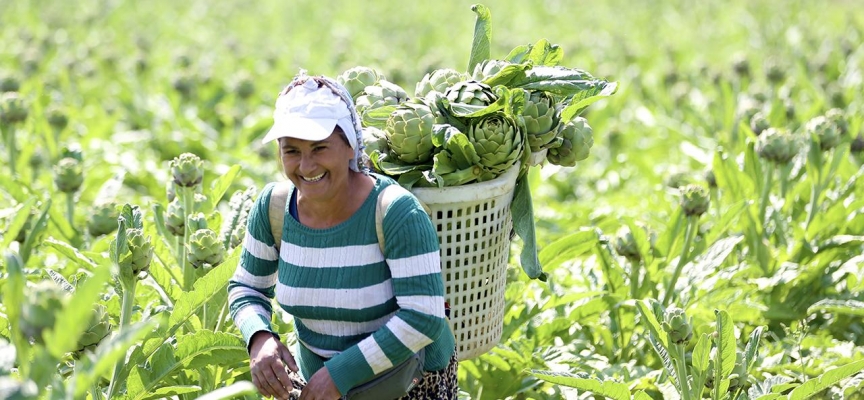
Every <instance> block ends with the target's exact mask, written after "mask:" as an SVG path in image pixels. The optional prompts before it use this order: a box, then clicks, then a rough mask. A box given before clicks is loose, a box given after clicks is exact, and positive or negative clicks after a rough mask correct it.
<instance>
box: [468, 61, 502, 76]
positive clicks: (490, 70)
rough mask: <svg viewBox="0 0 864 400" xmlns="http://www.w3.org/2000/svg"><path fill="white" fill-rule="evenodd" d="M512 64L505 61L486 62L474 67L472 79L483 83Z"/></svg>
mask: <svg viewBox="0 0 864 400" xmlns="http://www.w3.org/2000/svg"><path fill="white" fill-rule="evenodd" d="M511 64H512V63H510V62H507V61H503V60H484V61H483V62H481V63H480V64H477V65H475V66H474V71H472V74H471V79H473V80H475V81H483V80H485V79H487V78H491V77H493V76H495V74H497V73H498V72H501V70H502V69H504V67H506V66H508V65H511Z"/></svg>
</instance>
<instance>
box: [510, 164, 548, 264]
mask: <svg viewBox="0 0 864 400" xmlns="http://www.w3.org/2000/svg"><path fill="white" fill-rule="evenodd" d="M517 164H518V163H517ZM513 168H517V167H516V166H514V167H513ZM510 212H511V214H512V215H513V230H515V231H516V234H517V235H519V237H520V238H522V253H521V254H520V255H519V261H520V263H521V264H522V270H523V271H525V274H526V275H528V277H529V278H531V279H537V278H539V279H540V280H542V281H545V280H546V279H545V278H546V274H544V273H543V269H542V267H541V265H540V259H539V258H538V257H537V237H536V234H535V232H534V206H533V204H532V203H531V189H530V188H529V184H528V177H527V175H523V176H522V177H521V178H519V180H518V181H516V190H515V193H514V194H513V201H512V202H511V203H510Z"/></svg>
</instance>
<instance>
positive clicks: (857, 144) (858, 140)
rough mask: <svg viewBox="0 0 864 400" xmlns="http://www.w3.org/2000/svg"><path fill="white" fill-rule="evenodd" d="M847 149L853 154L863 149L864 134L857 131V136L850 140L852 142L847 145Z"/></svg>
mask: <svg viewBox="0 0 864 400" xmlns="http://www.w3.org/2000/svg"><path fill="white" fill-rule="evenodd" d="M849 151H850V152H852V153H854V154H858V153H861V152H862V151H864V134H861V133H859V134H858V136H856V137H855V139H854V140H852V144H851V145H849Z"/></svg>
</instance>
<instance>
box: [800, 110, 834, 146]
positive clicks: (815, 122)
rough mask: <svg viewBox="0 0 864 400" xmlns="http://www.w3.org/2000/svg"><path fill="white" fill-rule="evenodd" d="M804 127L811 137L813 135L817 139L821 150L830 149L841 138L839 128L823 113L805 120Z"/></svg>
mask: <svg viewBox="0 0 864 400" xmlns="http://www.w3.org/2000/svg"><path fill="white" fill-rule="evenodd" d="M804 129H805V130H806V131H807V133H808V134H810V135H811V137H815V138H816V140H818V141H819V148H820V149H822V150H830V149H833V148H835V147H837V145H838V144H840V140H841V139H842V132H841V130H840V128H839V127H838V126H837V124H836V123H835V122H834V121H832V120H829V119H828V118H827V117H825V116H824V115H820V116H818V117H814V118H813V119H811V120H810V121H807V124H806V125H805V127H804Z"/></svg>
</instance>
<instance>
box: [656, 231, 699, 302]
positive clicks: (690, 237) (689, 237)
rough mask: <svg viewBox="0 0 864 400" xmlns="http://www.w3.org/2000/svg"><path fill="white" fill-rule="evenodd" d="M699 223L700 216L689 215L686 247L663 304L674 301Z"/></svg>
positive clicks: (664, 296)
mask: <svg viewBox="0 0 864 400" xmlns="http://www.w3.org/2000/svg"><path fill="white" fill-rule="evenodd" d="M698 223H699V217H698V216H695V215H691V216H688V217H687V228H686V230H685V231H684V248H683V249H681V256H680V257H678V265H676V266H675V272H673V273H672V279H670V280H669V285H667V286H666V294H665V295H663V306H668V305H669V302H670V301H672V293H674V292H675V285H676V284H677V283H678V277H679V276H681V270H682V269H684V264H686V263H687V258H688V256H689V255H690V245H691V244H692V243H693V238H694V237H695V236H696V229H697V227H696V225H697V224H698Z"/></svg>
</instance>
